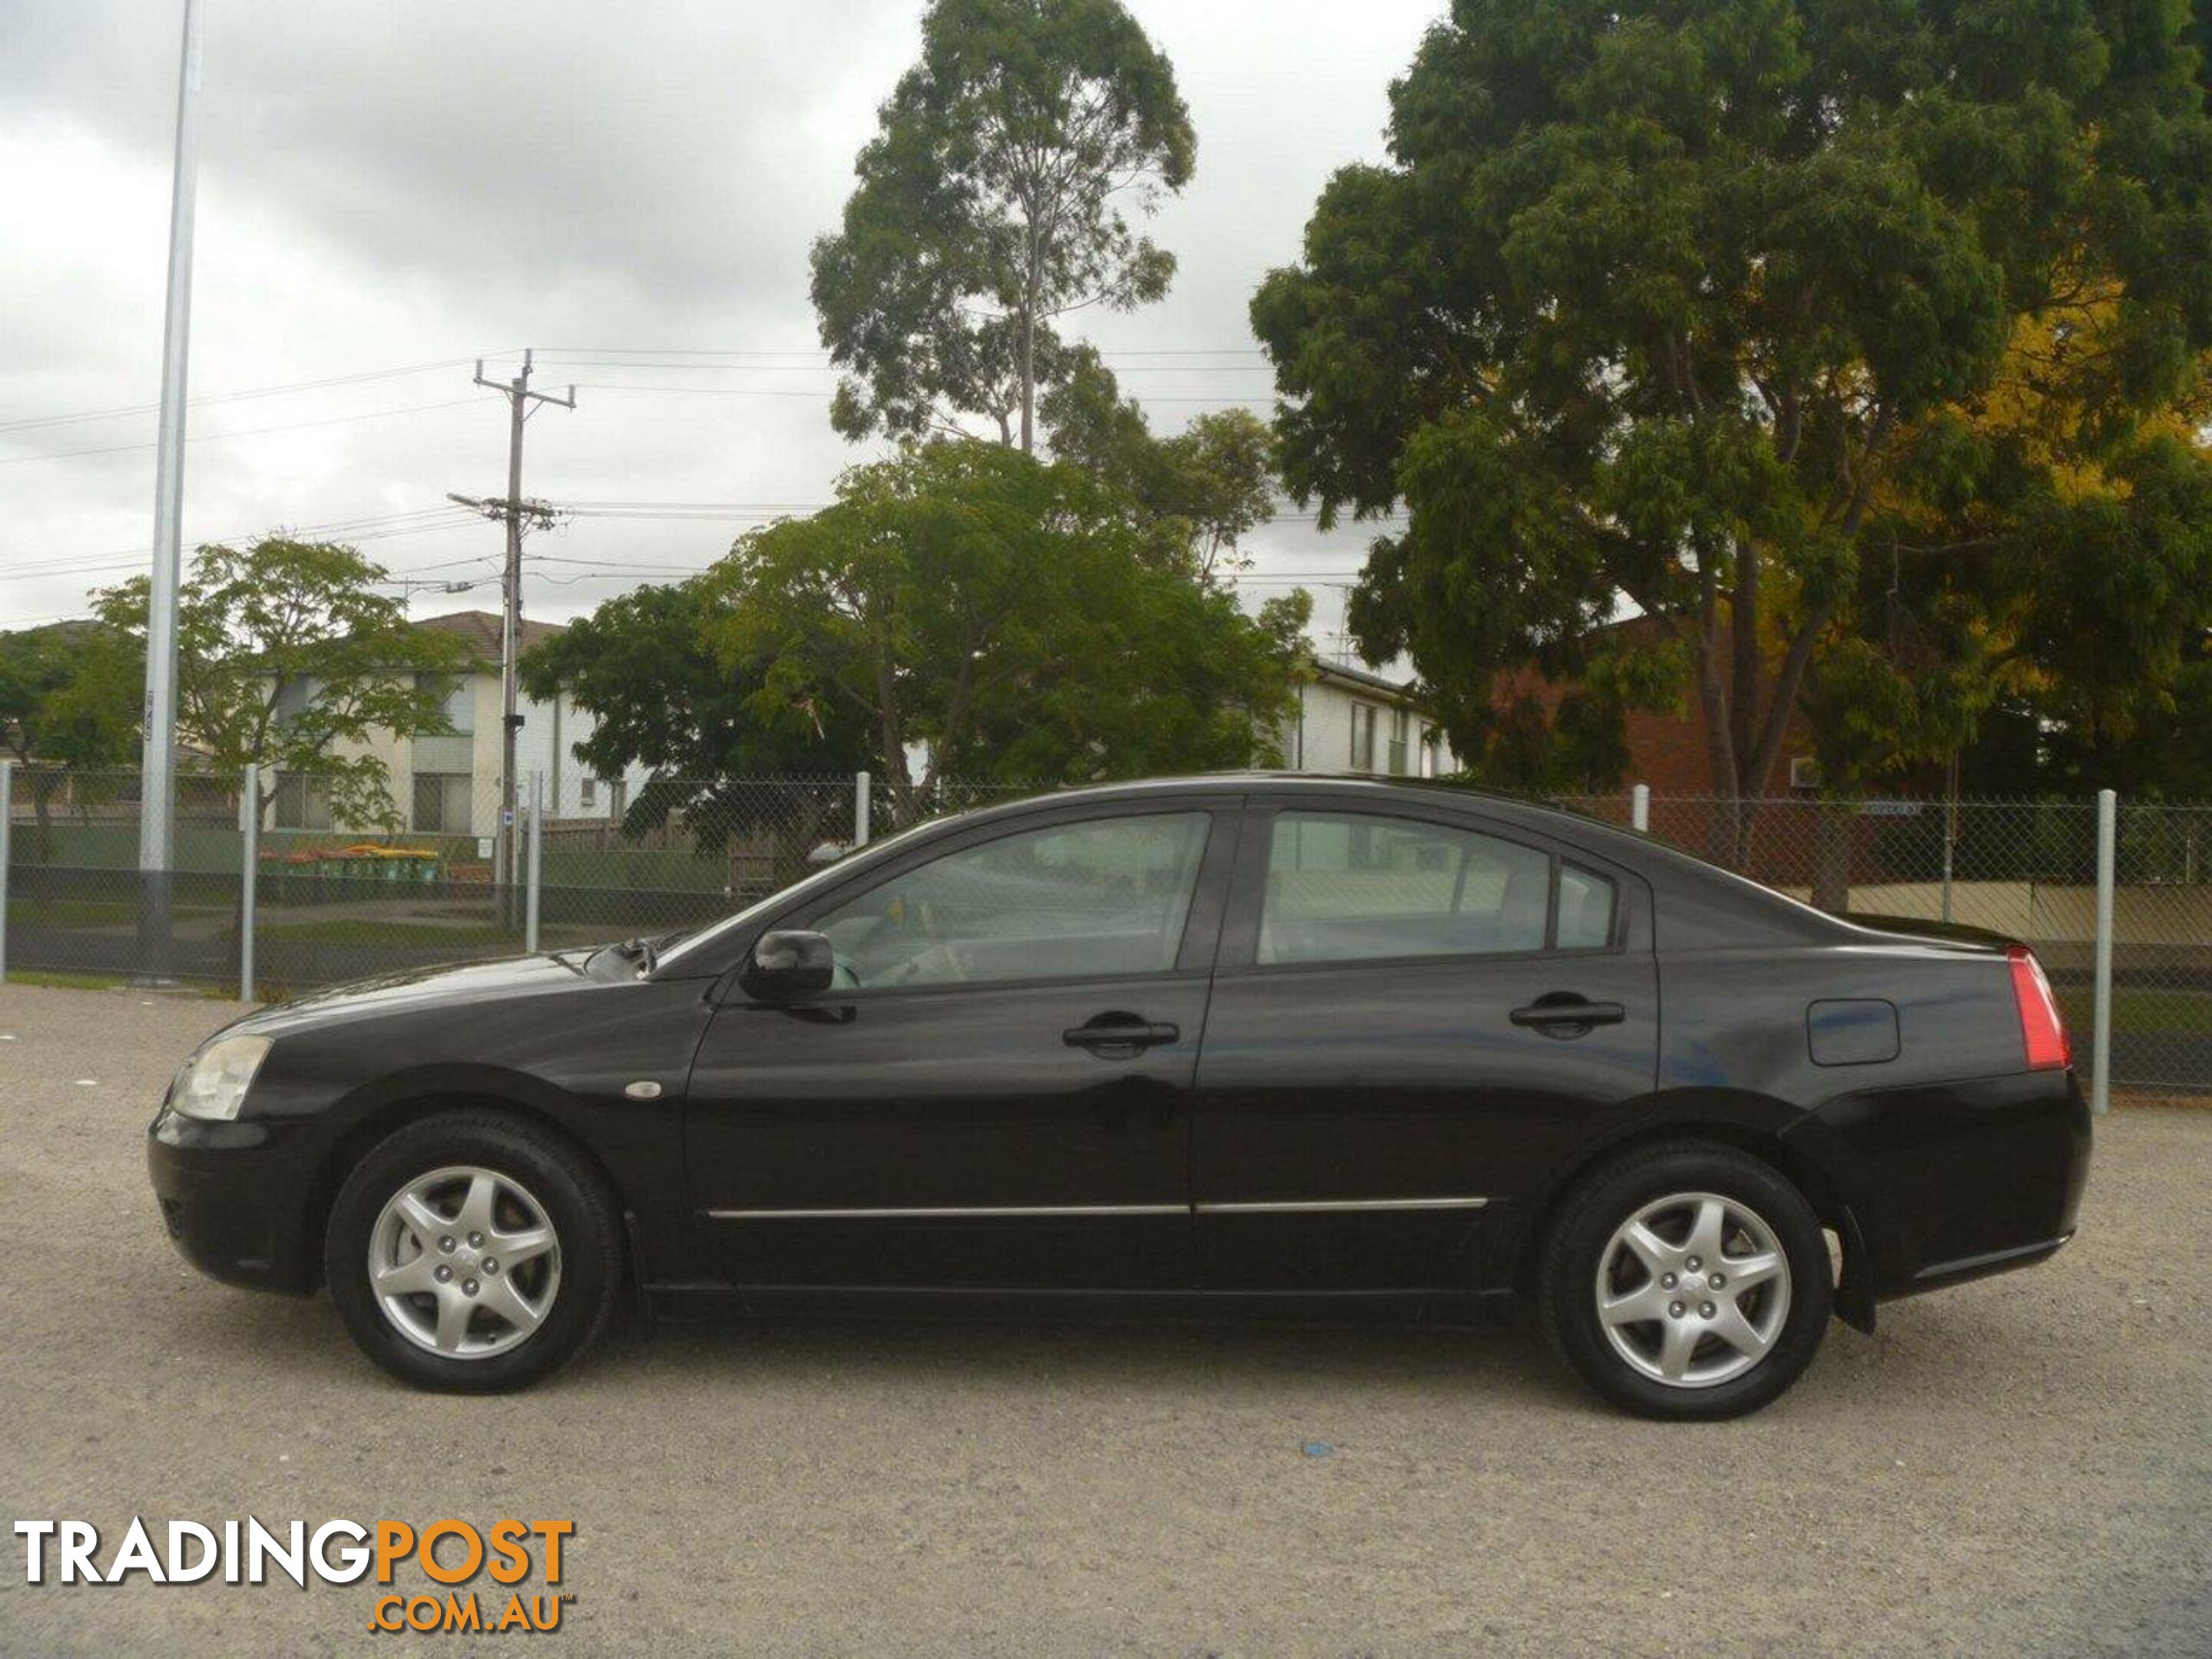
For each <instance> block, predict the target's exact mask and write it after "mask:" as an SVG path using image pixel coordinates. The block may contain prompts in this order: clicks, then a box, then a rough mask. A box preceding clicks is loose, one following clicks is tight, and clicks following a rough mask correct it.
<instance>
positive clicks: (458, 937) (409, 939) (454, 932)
mask: <svg viewBox="0 0 2212 1659" xmlns="http://www.w3.org/2000/svg"><path fill="white" fill-rule="evenodd" d="M253 932H254V937H255V938H256V939H266V940H270V941H272V942H275V943H280V944H284V945H395V946H398V945H410V946H412V945H435V946H436V947H437V948H438V949H440V950H447V949H453V950H473V949H475V948H477V946H479V945H489V946H491V947H493V948H495V949H499V950H507V951H520V949H521V948H522V935H521V934H520V933H517V932H514V931H513V930H511V929H508V928H505V927H497V926H495V925H493V924H491V923H488V922H470V923H465V924H463V925H461V926H459V927H453V926H449V925H448V924H447V923H444V922H436V921H377V920H375V919H374V918H373V917H368V916H332V917H331V918H330V919H329V920H327V921H278V922H269V923H265V924H264V925H262V926H260V927H256V928H255V929H254V930H253Z"/></svg>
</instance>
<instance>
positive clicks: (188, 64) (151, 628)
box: [138, 0, 200, 976]
mask: <svg viewBox="0 0 2212 1659" xmlns="http://www.w3.org/2000/svg"><path fill="white" fill-rule="evenodd" d="M184 11H185V17H184V24H185V27H184V54H183V61H182V64H181V66H180V67H179V70H178V74H177V143H176V157H175V166H174V170H173V172H172V173H171V175H170V179H169V282H168V299H167V307H166V309H165V310H164V312H163V315H162V323H161V424H160V426H159V427H158V428H156V434H155V463H154V566H153V574H152V578H151V580H150V581H149V584H148V588H147V599H146V706H145V708H144V710H143V726H144V731H145V744H144V749H143V753H142V756H141V759H140V763H139V782H140V793H139V808H138V869H139V872H140V882H139V890H140V893H141V896H142V904H143V908H142V909H141V912H140V922H139V926H140V937H141V939H142V941H143V946H142V948H143V954H144V955H145V956H146V957H148V958H149V959H148V960H145V961H144V962H143V963H142V964H141V965H142V966H143V968H144V969H147V970H148V971H149V972H150V973H152V974H154V975H156V976H159V975H164V974H166V973H167V971H168V965H169V964H168V955H169V886H170V873H169V872H170V869H171V866H173V865H174V864H175V862H176V858H175V854H176V845H177V830H176V779H175V776H174V770H175V764H176V736H177V588H178V586H179V582H180V581H181V580H182V568H183V542H184V538H183V528H182V526H183V520H184V498H185V368H186V366H187V364H188V363H189V362H191V319H192V208H193V202H194V197H195V194H196V191H197V183H198V179H199V151H200V139H199V131H200V122H199V103H200V6H199V0H184Z"/></svg>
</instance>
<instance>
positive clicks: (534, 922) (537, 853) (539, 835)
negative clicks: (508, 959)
mask: <svg viewBox="0 0 2212 1659" xmlns="http://www.w3.org/2000/svg"><path fill="white" fill-rule="evenodd" d="M544 867H545V775H544V773H543V772H532V774H531V775H530V880H529V885H528V887H527V888H526V890H525V891H524V893H523V897H522V948H523V949H524V950H525V951H530V952H532V953H533V954H534V953H535V952H536V951H537V949H538V885H539V883H540V881H541V879H542V878H543V875H544Z"/></svg>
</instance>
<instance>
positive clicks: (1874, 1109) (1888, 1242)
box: [1792, 1070, 2090, 1299]
mask: <svg viewBox="0 0 2212 1659" xmlns="http://www.w3.org/2000/svg"><path fill="white" fill-rule="evenodd" d="M1792 1133H1793V1139H1798V1140H1799V1141H1800V1144H1801V1145H1802V1146H1803V1148H1804V1150H1805V1151H1806V1152H1808V1153H1811V1154H1813V1155H1814V1157H1815V1158H1816V1159H1817V1161H1818V1162H1820V1164H1821V1165H1822V1166H1823V1167H1824V1168H1825V1169H1826V1170H1828V1171H1829V1172H1830V1173H1831V1175H1832V1177H1833V1178H1834V1180H1835V1182H1836V1185H1837V1186H1838V1188H1839V1189H1840V1193H1841V1195H1842V1196H1843V1198H1844V1200H1845V1202H1846V1203H1848V1204H1849V1206H1850V1210H1851V1212H1852V1214H1853V1216H1854V1218H1856V1220H1857V1223H1858V1225H1859V1228H1860V1230H1861V1231H1862V1232H1863V1235H1864V1238H1865V1243H1866V1250H1867V1256H1868V1266H1869V1268H1870V1269H1871V1274H1870V1276H1871V1279H1872V1291H1873V1294H1874V1295H1875V1297H1878V1298H1885V1299H1886V1298H1889V1297H1901V1296H1912V1295H1917V1293H1919V1292H1920V1291H1930V1290H1936V1289H1939V1288H1941V1287H1942V1286H1944V1285H1955V1284H1960V1283H1962V1282H1964V1281H1965V1280H1967V1279H1979V1278H1982V1277H1984V1276H1985V1275H1987V1274H1990V1273H2004V1272H2008V1271H2009V1270H2010V1269H2012V1268H2015V1267H2030V1266H2033V1264H2034V1263H2036V1262H2038V1261H2045V1260H2047V1259H2048V1258H2049V1257H2050V1256H2051V1255H2054V1254H2055V1253H2056V1252H2057V1250H2058V1249H2060V1248H2061V1247H2062V1246H2063V1245H2064V1244H2065V1243H2067V1241H2068V1240H2069V1239H2070V1238H2071V1237H2073V1236H2074V1231H2075V1220H2076V1217H2077V1215H2078V1214H2079V1212H2080V1209H2081V1192H2082V1188H2083V1186H2084V1185H2085V1183H2086V1182H2087V1179H2088V1173H2089V1151H2090V1129H2089V1108H2088V1103H2087V1101H2086V1100H2085V1099H2084V1098H2083V1097H2082V1094H2081V1087H2080V1085H2079V1084H2078V1083H2077V1081H2076V1080H2075V1076H2074V1073H2072V1072H2071V1071H2070V1070H2069V1071H2057V1070H2054V1071H2043V1072H2022V1073H2015V1074H2012V1075H2009V1076H2005V1077H1993V1078H1979V1079H1971V1080H1967V1081H1963V1082H1954V1083H1947V1084H1940V1085H1924V1086H1918V1087H1913V1088H1906V1089H1893V1090H1872V1091H1865V1092H1863V1093H1857V1094H1850V1095H1842V1096H1838V1097H1836V1098H1835V1099H1833V1100H1831V1101H1829V1102H1828V1103H1826V1104H1825V1105H1823V1106H1822V1107H1820V1109H1819V1110H1818V1111H1816V1112H1814V1113H1813V1114H1812V1115H1811V1116H1810V1117H1809V1118H1808V1119H1807V1120H1806V1121H1804V1123H1803V1124H1802V1125H1801V1126H1800V1127H1799V1128H1798V1129H1797V1130H1796V1131H1793V1132H1792Z"/></svg>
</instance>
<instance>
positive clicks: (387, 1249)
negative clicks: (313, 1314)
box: [368, 1164, 561, 1359]
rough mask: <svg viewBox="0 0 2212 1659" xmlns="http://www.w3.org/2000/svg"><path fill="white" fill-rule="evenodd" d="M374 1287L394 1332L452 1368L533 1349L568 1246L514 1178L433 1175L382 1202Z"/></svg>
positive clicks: (464, 1169)
mask: <svg viewBox="0 0 2212 1659" xmlns="http://www.w3.org/2000/svg"><path fill="white" fill-rule="evenodd" d="M368 1282H369V1288H370V1290H371V1291H372V1292H373V1293H374V1296H375V1297H376V1303H377V1306H378V1307H379V1308H380V1309H381V1310H383V1313H384V1316H385V1318H386V1320H388V1321H389V1322H391V1324H392V1328H394V1329H395V1330H397V1331H398V1333H399V1334H401V1335H402V1336H404V1337H405V1338H406V1339H407V1340H409V1341H410V1342H412V1343H414V1344H415V1345H416V1346H417V1347H421V1348H424V1349H428V1351H429V1352H433V1353H436V1354H441V1355H443V1356H445V1357H446V1358H452V1359H489V1358H491V1357H492V1356H493V1355H495V1354H501V1353H505V1352H508V1351H509V1350H510V1349H513V1348H514V1347H516V1346H520V1344H521V1343H523V1342H525V1341H527V1340H529V1338H530V1336H531V1335H532V1333H533V1332H535V1331H536V1330H537V1329H538V1327H539V1326H540V1325H541V1324H543V1323H544V1320H545V1316H546V1315H547V1314H548V1313H549V1312H550V1311H551V1310H552V1307H553V1298H554V1297H555V1296H556V1293H558V1291H560V1288H561V1242H560V1237H559V1236H558V1234H556V1232H555V1231H554V1228H553V1224H552V1222H551V1221H550V1220H549V1219H548V1218H547V1216H546V1212H545V1206H544V1205H542V1204H540V1203H539V1202H538V1199H537V1198H536V1196H535V1195H534V1194H532V1193H531V1191H530V1189H529V1188H526V1187H525V1186H524V1185H523V1184H522V1183H521V1182H519V1181H516V1180H515V1179H513V1177H512V1176H505V1175H501V1174H500V1173H499V1172H498V1171H496V1170H485V1169H479V1168H477V1167H476V1166H474V1165H468V1164H457V1165H453V1166H449V1167H447V1168H444V1169H438V1170H431V1171H430V1172H429V1173H428V1174H427V1175H423V1176H417V1177H416V1178H415V1179H414V1180H412V1181H410V1182H408V1183H407V1184H406V1185H405V1186H404V1187H402V1188H400V1189H399V1190H398V1192H396V1193H394V1194H392V1197H391V1198H390V1199H389V1200H386V1203H385V1206H384V1208H383V1210H382V1211H381V1212H380V1213H379V1214H378V1216H377V1218H376V1225H374V1226H373V1227H372V1228H370V1229H369V1235H368Z"/></svg>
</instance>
